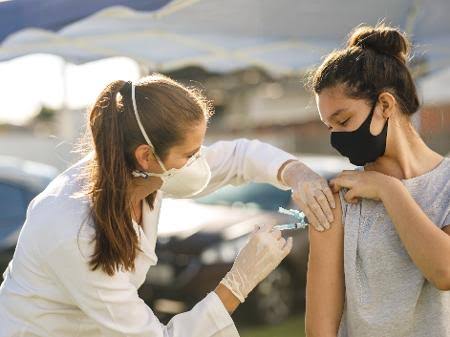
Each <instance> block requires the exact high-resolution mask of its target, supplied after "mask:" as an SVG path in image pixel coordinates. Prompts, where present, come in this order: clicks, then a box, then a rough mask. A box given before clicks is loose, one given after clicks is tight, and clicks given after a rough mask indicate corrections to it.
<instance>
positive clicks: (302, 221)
mask: <svg viewBox="0 0 450 337" xmlns="http://www.w3.org/2000/svg"><path fill="white" fill-rule="evenodd" d="M278 213H281V214H286V215H290V216H292V217H294V218H296V219H297V220H299V221H298V222H295V223H287V224H281V225H275V226H273V228H275V229H278V230H280V231H284V230H293V229H304V228H306V226H308V218H307V217H306V216H305V213H303V212H300V211H298V210H296V209H285V208H283V207H279V208H278Z"/></svg>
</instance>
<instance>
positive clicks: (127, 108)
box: [82, 74, 212, 275]
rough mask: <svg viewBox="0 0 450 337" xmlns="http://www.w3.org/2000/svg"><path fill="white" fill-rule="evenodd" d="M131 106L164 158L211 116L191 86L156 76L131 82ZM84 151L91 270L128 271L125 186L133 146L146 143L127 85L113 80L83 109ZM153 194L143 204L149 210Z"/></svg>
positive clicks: (130, 246)
mask: <svg viewBox="0 0 450 337" xmlns="http://www.w3.org/2000/svg"><path fill="white" fill-rule="evenodd" d="M135 86H136V87H135V88H136V89H135V90H136V105H137V108H138V113H139V117H140V119H141V121H142V124H143V126H144V129H145V131H146V133H147V135H148V137H149V138H150V141H151V142H152V144H153V145H154V147H155V151H156V154H157V155H158V156H159V157H160V158H161V159H162V160H163V161H164V159H165V158H166V155H167V154H168V152H169V150H170V148H171V147H173V146H174V145H178V144H180V143H182V142H183V141H184V140H185V138H186V137H189V130H190V129H191V128H192V127H194V126H196V125H198V123H201V122H202V121H204V120H205V119H206V120H208V118H209V117H210V115H211V113H212V112H211V111H212V109H211V106H210V104H209V102H208V101H207V100H206V99H205V98H204V97H203V95H202V94H201V93H200V92H199V91H198V90H196V89H193V88H188V87H186V86H184V85H182V84H180V83H178V82H176V81H174V80H172V79H170V78H168V77H166V76H163V75H161V74H153V75H150V76H147V77H144V78H143V79H141V80H140V81H139V82H137V83H135ZM85 137H86V138H85V139H84V140H83V142H82V149H83V152H84V153H87V152H90V151H93V153H94V158H93V159H92V160H91V161H90V162H89V163H88V165H87V166H86V170H85V171H84V172H83V174H82V175H83V178H84V179H83V181H84V190H83V193H82V194H84V195H87V196H88V197H89V200H90V201H91V203H92V207H91V214H90V215H91V218H92V220H93V222H94V224H95V231H96V235H95V238H94V240H95V248H94V253H93V255H92V256H91V259H90V266H91V268H92V270H95V269H97V268H101V269H102V270H103V271H104V272H106V273H107V274H108V275H113V274H114V273H115V272H116V271H118V270H119V268H121V269H124V270H125V271H133V270H134V266H135V265H134V263H135V258H136V255H137V250H138V249H139V245H138V235H137V234H138V233H137V232H136V231H135V229H134V227H133V223H132V219H131V203H130V195H129V187H130V183H131V181H132V179H142V178H134V177H133V176H132V175H131V172H132V171H133V170H134V169H137V168H138V165H137V161H136V158H135V155H134V152H135V150H136V148H137V147H138V146H139V145H141V144H147V143H146V141H145V139H144V137H143V135H142V134H141V131H140V129H139V127H138V124H137V121H136V117H135V115H134V110H133V105H132V100H131V83H129V82H124V81H114V82H112V83H110V84H109V85H107V86H106V88H105V89H104V90H103V91H102V92H101V93H100V95H99V96H98V98H97V100H96V102H95V104H94V105H93V107H92V108H91V109H90V111H89V113H88V125H87V134H86V136H85ZM155 194H156V193H153V194H150V195H149V196H147V197H146V199H145V200H144V202H147V203H148V204H149V206H150V208H151V209H153V203H154V200H155Z"/></svg>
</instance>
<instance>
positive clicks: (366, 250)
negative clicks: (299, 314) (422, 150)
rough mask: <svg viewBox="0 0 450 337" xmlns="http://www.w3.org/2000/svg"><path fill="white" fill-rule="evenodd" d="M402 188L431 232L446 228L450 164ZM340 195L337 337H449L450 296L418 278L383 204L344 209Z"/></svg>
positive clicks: (365, 203)
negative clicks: (341, 284) (342, 291)
mask: <svg viewBox="0 0 450 337" xmlns="http://www.w3.org/2000/svg"><path fill="white" fill-rule="evenodd" d="M402 182H403V184H404V185H405V186H406V188H407V189H408V190H409V192H410V193H411V195H412V196H413V198H414V199H415V200H416V202H417V203H418V204H419V205H420V207H421V208H422V209H423V210H424V212H425V213H426V214H427V215H428V217H429V218H430V219H431V220H432V221H433V223H435V224H436V226H439V227H440V228H443V227H445V225H447V224H450V158H445V159H444V160H443V161H442V162H441V163H440V164H439V165H438V166H437V167H435V168H434V169H433V170H431V171H429V172H427V173H425V174H423V175H421V176H418V177H414V178H411V179H405V180H402ZM344 193H345V191H343V190H341V192H340V199H341V205H342V220H343V224H344V270H345V287H346V295H345V305H344V313H343V316H342V319H341V324H340V327H339V333H338V336H339V337H444V336H450V291H441V290H438V289H437V288H435V287H434V286H433V285H432V284H430V283H429V282H428V281H427V280H426V279H425V278H424V277H423V275H422V273H421V272H420V270H419V269H418V268H417V267H416V266H415V264H414V263H413V261H412V260H411V258H410V257H409V256H408V253H407V251H406V249H405V248H404V247H403V245H402V242H401V241H400V238H399V236H398V234H397V232H396V230H395V227H394V225H393V223H392V222H391V220H390V218H389V216H388V214H387V212H386V209H385V208H384V206H383V203H381V202H379V201H373V200H367V199H363V200H361V202H359V203H358V204H349V203H347V202H345V200H344V198H343V196H344ZM398 207H401V205H398Z"/></svg>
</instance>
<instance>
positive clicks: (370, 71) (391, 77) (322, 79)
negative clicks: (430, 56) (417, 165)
mask: <svg viewBox="0 0 450 337" xmlns="http://www.w3.org/2000/svg"><path fill="white" fill-rule="evenodd" d="M410 51H411V45H410V42H409V40H408V39H407V37H406V35H405V34H404V33H403V32H401V31H400V30H398V29H397V28H393V27H389V26H387V25H385V24H384V23H380V24H378V25H376V26H375V27H371V26H358V27H356V28H355V29H354V30H353V31H352V32H351V33H350V37H349V39H348V41H347V46H346V48H344V49H340V50H335V51H333V52H331V53H330V54H329V55H328V56H327V57H326V58H325V60H324V61H323V63H322V64H321V65H320V66H319V67H318V68H317V69H316V70H314V71H313V72H312V74H311V76H310V81H309V86H310V88H311V89H312V90H313V91H314V93H316V94H320V93H321V92H322V90H324V89H326V88H332V87H335V86H338V85H343V86H344V89H345V92H346V94H347V95H348V96H349V97H352V98H356V99H365V100H367V101H368V102H370V103H371V102H373V101H374V100H375V99H376V98H377V97H378V95H379V94H381V93H382V92H383V91H387V92H389V93H391V94H392V95H393V96H394V97H395V99H396V100H397V103H398V104H399V106H400V109H401V111H402V113H403V114H405V115H408V116H409V115H412V114H413V113H415V112H416V111H417V110H418V109H419V98H418V96H417V90H416V86H415V84H414V80H413V78H412V75H411V72H410V70H409V68H408V65H407V63H408V59H409V55H410Z"/></svg>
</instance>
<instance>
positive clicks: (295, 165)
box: [281, 161, 336, 231]
mask: <svg viewBox="0 0 450 337" xmlns="http://www.w3.org/2000/svg"><path fill="white" fill-rule="evenodd" d="M281 182H282V183H284V184H285V185H286V186H290V187H291V188H292V199H293V200H294V201H295V203H296V204H297V205H298V207H299V209H300V210H301V211H303V212H304V213H305V215H306V217H307V218H308V221H309V222H310V224H311V225H312V226H313V227H314V228H315V229H317V230H318V231H323V230H325V229H329V228H330V227H331V225H330V223H331V222H333V220H334V217H333V212H332V211H331V208H335V207H336V205H335V202H334V197H333V193H332V192H331V189H330V187H329V186H328V182H327V181H326V180H325V179H324V178H322V177H321V176H320V175H318V174H317V173H316V172H314V171H312V170H311V169H310V168H309V167H307V166H306V165H305V164H303V163H301V162H299V161H293V162H290V163H288V164H287V165H286V166H285V167H284V170H283V171H282V173H281Z"/></svg>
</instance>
